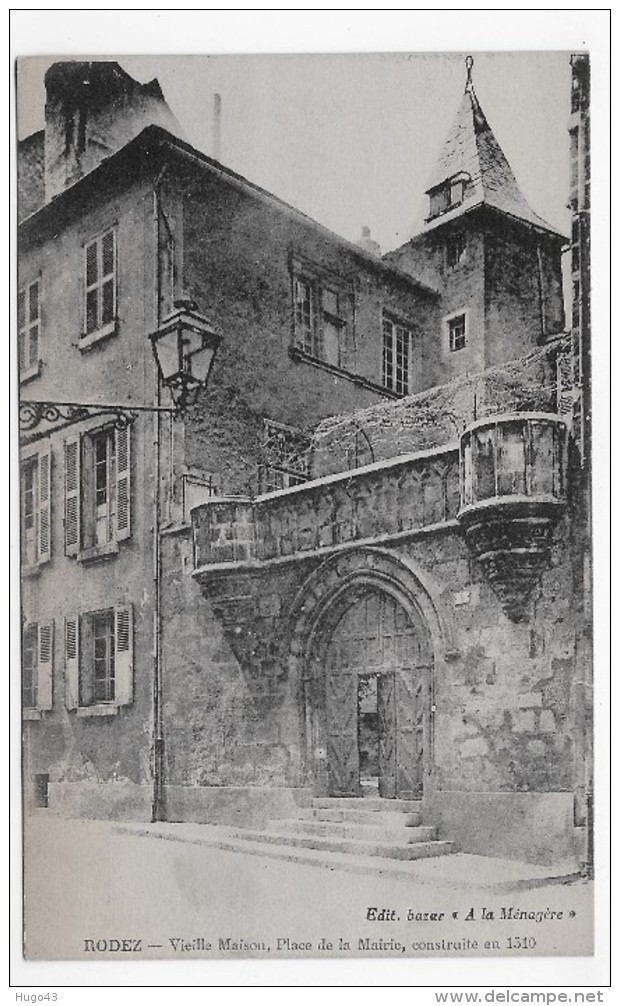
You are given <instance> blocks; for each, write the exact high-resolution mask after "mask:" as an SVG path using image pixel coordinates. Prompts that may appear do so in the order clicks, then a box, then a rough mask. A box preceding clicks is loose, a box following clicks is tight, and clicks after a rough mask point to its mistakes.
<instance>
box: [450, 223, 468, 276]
mask: <svg viewBox="0 0 620 1006" xmlns="http://www.w3.org/2000/svg"><path fill="white" fill-rule="evenodd" d="M465 248H466V243H465V235H464V234H463V233H462V232H461V231H457V232H456V233H455V234H452V235H451V236H450V237H449V238H448V240H447V242H446V264H447V266H448V268H449V269H452V268H454V266H456V265H458V264H459V262H461V261H462V260H463V258H464V257H465Z"/></svg>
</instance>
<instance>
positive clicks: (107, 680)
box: [80, 609, 114, 706]
mask: <svg viewBox="0 0 620 1006" xmlns="http://www.w3.org/2000/svg"><path fill="white" fill-rule="evenodd" d="M86 622H87V626H86V628H85V632H84V635H85V637H86V640H87V642H88V643H90V646H89V649H90V652H88V651H87V652H86V653H85V654H84V656H85V667H84V674H83V675H82V676H81V679H80V687H81V693H80V705H83V706H89V705H93V704H95V703H99V702H113V701H114V610H113V609H109V610H108V611H97V612H95V613H94V614H93V615H90V616H89V618H87V619H86ZM89 630H90V631H89Z"/></svg>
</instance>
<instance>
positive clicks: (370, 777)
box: [357, 674, 379, 796]
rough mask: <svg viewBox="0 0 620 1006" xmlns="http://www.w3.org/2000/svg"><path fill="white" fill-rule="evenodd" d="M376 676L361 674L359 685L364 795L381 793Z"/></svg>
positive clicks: (358, 707)
mask: <svg viewBox="0 0 620 1006" xmlns="http://www.w3.org/2000/svg"><path fill="white" fill-rule="evenodd" d="M377 703H378V688H377V676H376V674H361V675H360V676H359V678H358V685H357V709H358V715H357V743H358V749H359V766H360V786H361V790H362V795H364V794H367V795H368V796H377V795H378V793H379V712H378V705H377Z"/></svg>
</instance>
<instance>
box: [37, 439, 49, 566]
mask: <svg viewBox="0 0 620 1006" xmlns="http://www.w3.org/2000/svg"><path fill="white" fill-rule="evenodd" d="M51 460H52V455H51V452H50V447H49V445H48V446H47V447H45V448H44V449H42V450H41V452H40V453H39V500H38V504H39V548H38V562H49V559H50V556H51V547H52V543H51V537H50V533H51V529H50V519H51V491H52V486H51V481H50V479H51Z"/></svg>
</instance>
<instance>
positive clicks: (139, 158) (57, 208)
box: [18, 125, 438, 298]
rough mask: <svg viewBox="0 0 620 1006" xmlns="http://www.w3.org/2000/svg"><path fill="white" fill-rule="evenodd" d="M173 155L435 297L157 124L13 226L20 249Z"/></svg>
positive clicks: (431, 288) (395, 268)
mask: <svg viewBox="0 0 620 1006" xmlns="http://www.w3.org/2000/svg"><path fill="white" fill-rule="evenodd" d="M167 154H170V155H172V156H174V155H178V156H180V157H182V158H185V159H187V161H188V162H190V163H192V164H194V165H196V167H197V168H198V169H199V170H203V171H205V172H206V173H208V174H210V175H211V176H212V177H216V178H220V179H222V180H223V181H224V182H227V183H228V184H230V185H233V186H235V187H236V188H239V189H241V190H242V191H243V192H246V193H247V194H248V195H249V196H251V197H252V198H254V199H257V200H259V201H261V202H264V203H267V204H268V205H270V206H272V207H273V208H274V209H275V210H277V211H280V212H282V213H284V214H286V215H287V216H290V217H293V218H294V219H297V220H299V221H302V222H304V223H305V224H306V225H307V226H309V227H312V228H313V229H314V230H316V231H317V232H318V233H319V234H322V235H324V236H325V237H327V238H328V239H329V240H332V241H335V242H336V243H337V244H339V245H340V246H341V247H343V248H346V249H347V250H348V251H350V252H351V253H352V254H353V255H354V256H355V257H356V258H358V259H360V260H361V261H363V262H364V263H365V264H366V265H367V266H368V267H369V268H371V269H373V270H375V271H376V272H379V273H382V274H383V275H385V276H389V277H391V279H393V280H395V281H398V282H400V283H404V284H406V285H407V286H408V287H414V288H415V289H416V290H417V291H418V292H419V293H421V294H423V295H424V296H427V297H431V298H436V297H437V295H438V290H437V288H436V287H434V286H431V285H430V284H429V283H425V282H424V281H423V280H419V279H416V278H415V277H414V276H411V275H410V274H409V273H408V272H405V271H403V270H402V269H399V268H398V266H397V265H395V264H393V263H391V262H386V261H384V260H383V259H381V258H378V257H377V256H376V255H373V254H371V253H370V252H368V251H366V250H365V249H363V248H361V247H360V246H359V245H358V244H356V243H353V242H351V241H349V240H347V238H343V237H341V236H340V235H339V234H336V233H334V231H331V230H329V228H328V227H325V225H324V224H321V223H319V222H318V221H317V220H313V218H312V217H310V216H308V215H307V214H306V213H303V212H302V211H301V210H298V209H296V208H295V207H294V206H291V205H290V204H289V203H286V202H285V201H284V200H283V199H280V198H279V197H278V196H275V195H273V193H271V192H269V191H267V189H263V188H261V186H260V185H257V184H256V183H255V182H250V181H248V179H247V178H244V177H243V175H240V174H238V173H237V172H236V171H233V170H232V168H228V167H226V165H224V164H220V163H219V161H216V160H214V159H213V158H212V157H209V156H208V155H207V154H203V153H202V152H201V151H200V150H196V149H195V148H194V147H192V146H191V145H190V144H189V143H187V142H186V141H185V140H182V139H180V138H179V137H178V136H174V135H173V134H172V133H169V132H168V130H166V129H164V128H163V127H162V126H157V125H151V126H146V127H145V128H144V129H143V130H142V132H141V133H139V134H138V135H137V136H136V137H134V139H132V140H130V141H129V143H126V144H125V146H123V147H121V148H120V150H117V151H115V152H114V153H112V154H110V155H109V156H108V157H106V158H104V159H103V160H102V161H101V163H100V164H98V165H97V167H95V168H93V170H92V171H90V172H88V173H87V174H85V175H83V176H82V177H81V178H80V179H78V181H76V182H74V183H73V185H70V186H69V187H68V188H67V189H64V190H63V191H62V192H60V193H59V194H58V195H57V196H54V198H53V199H51V200H50V201H49V202H47V203H45V204H44V205H43V206H40V207H39V208H37V209H36V210H34V211H33V212H32V213H31V214H30V215H29V216H27V217H26V218H25V219H24V220H23V221H21V222H20V225H19V231H18V233H19V238H20V242H22V244H23V247H25V246H26V244H27V243H28V242H29V241H32V240H37V239H40V238H41V237H42V236H44V235H45V234H46V233H48V232H50V231H51V232H53V231H54V230H56V229H58V228H59V227H61V226H62V221H63V220H64V218H65V216H66V215H67V214H68V213H69V212H71V210H73V212H76V211H77V212H84V211H86V210H87V209H88V208H90V207H91V206H92V198H93V195H101V193H102V192H104V191H105V188H106V186H107V185H112V186H118V185H119V184H130V182H131V180H133V179H134V178H135V177H137V176H138V175H140V174H142V173H145V172H148V171H149V170H151V171H152V170H153V169H152V167H151V165H152V164H153V161H154V159H155V158H156V157H158V156H159V155H163V156H166V155H167Z"/></svg>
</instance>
